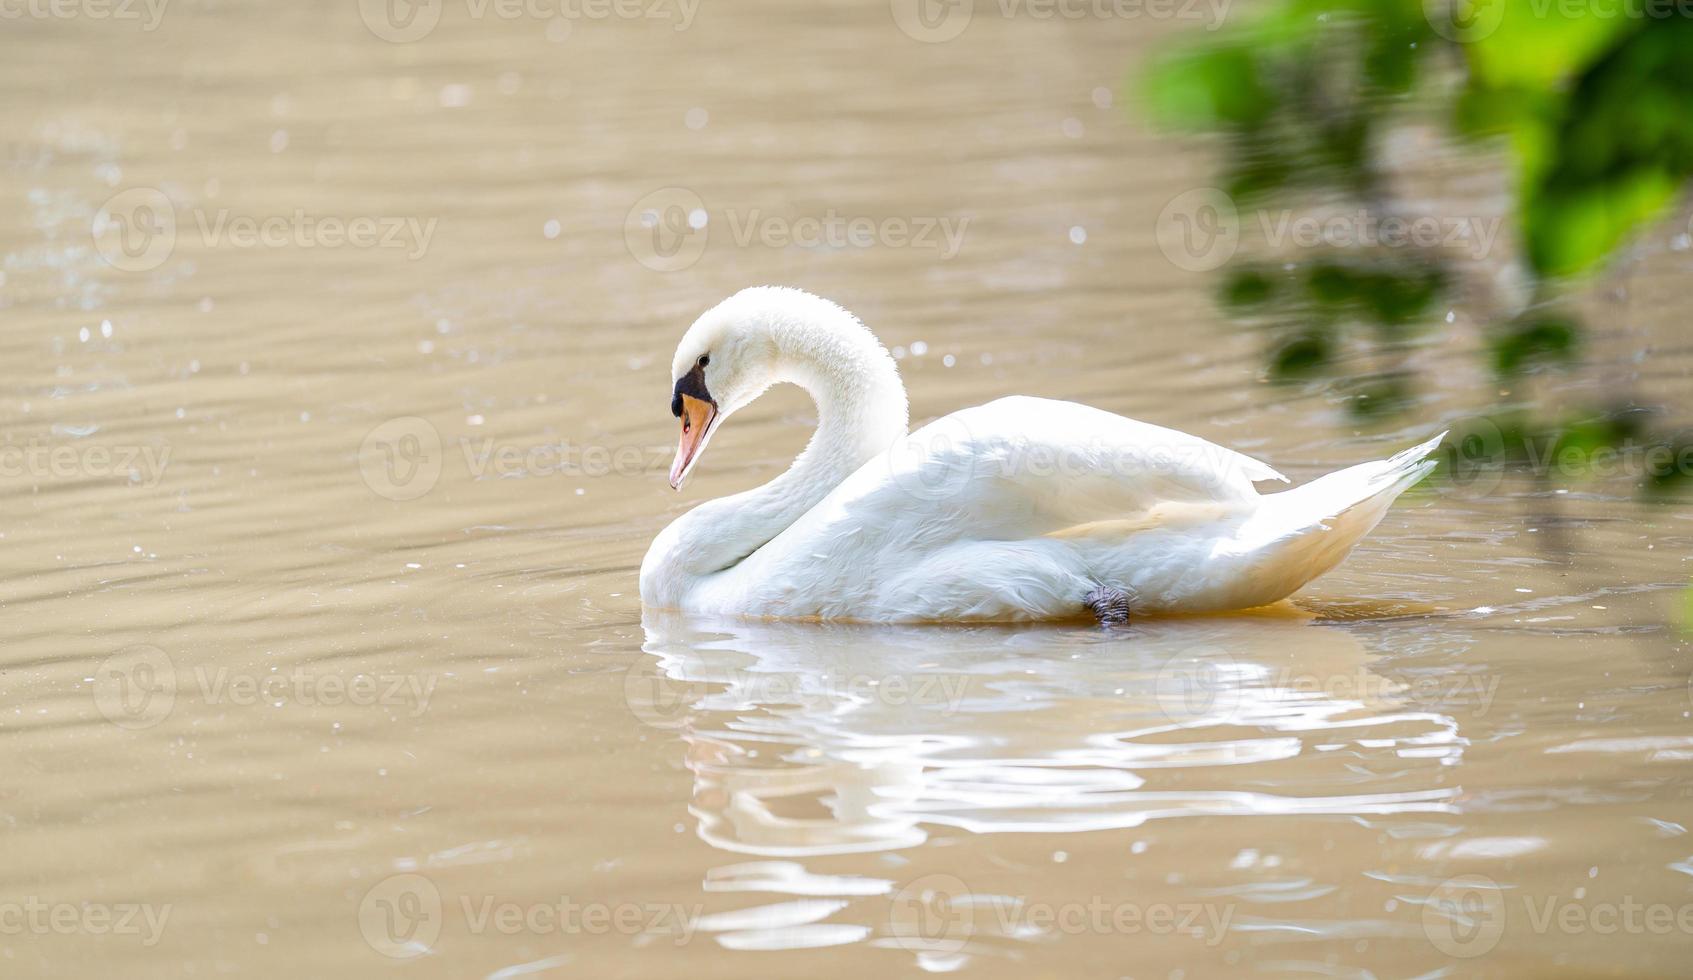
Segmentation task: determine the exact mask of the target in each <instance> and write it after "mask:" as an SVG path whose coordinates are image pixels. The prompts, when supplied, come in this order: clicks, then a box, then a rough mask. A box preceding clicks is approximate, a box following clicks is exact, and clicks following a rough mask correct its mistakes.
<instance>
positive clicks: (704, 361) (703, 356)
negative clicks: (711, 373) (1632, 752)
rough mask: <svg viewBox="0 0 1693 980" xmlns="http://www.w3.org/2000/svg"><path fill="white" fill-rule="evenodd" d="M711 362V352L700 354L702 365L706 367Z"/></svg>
mask: <svg viewBox="0 0 1693 980" xmlns="http://www.w3.org/2000/svg"><path fill="white" fill-rule="evenodd" d="M710 363H711V355H710V354H701V355H700V367H705V366H706V365H707V364H710Z"/></svg>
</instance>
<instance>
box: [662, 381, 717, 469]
mask: <svg viewBox="0 0 1693 980" xmlns="http://www.w3.org/2000/svg"><path fill="white" fill-rule="evenodd" d="M678 397H680V398H681V399H682V441H681V442H679V443H677V444H676V461H675V462H673V463H671V464H670V489H672V490H680V489H682V481H683V480H686V479H687V478H688V471H689V470H691V469H693V468H694V461H695V460H697V459H699V457H700V453H702V452H704V451H705V444H706V440H708V439H710V438H711V429H712V423H713V422H716V421H717V406H716V405H713V404H712V403H710V402H708V401H703V400H701V399H699V398H695V397H694V396H693V395H680V396H678Z"/></svg>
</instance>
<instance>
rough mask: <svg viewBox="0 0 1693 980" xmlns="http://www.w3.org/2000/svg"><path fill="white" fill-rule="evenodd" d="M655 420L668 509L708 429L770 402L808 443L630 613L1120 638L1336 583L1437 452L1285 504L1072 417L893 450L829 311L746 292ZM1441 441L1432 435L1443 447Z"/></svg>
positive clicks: (1189, 454)
mask: <svg viewBox="0 0 1693 980" xmlns="http://www.w3.org/2000/svg"><path fill="white" fill-rule="evenodd" d="M672 377H673V379H674V381H675V388H674V391H673V394H672V398H671V411H672V412H673V413H674V414H675V415H677V416H679V417H680V418H681V420H682V439H681V443H680V445H679V446H678V447H677V450H676V461H675V464H674V465H673V466H672V467H671V470H670V484H671V486H673V487H675V488H677V489H680V488H681V486H682V483H683V481H684V480H685V479H686V478H687V476H688V474H689V472H690V471H691V470H692V469H693V467H694V466H695V464H697V463H698V462H699V458H700V455H701V454H702V453H703V452H704V451H705V447H706V444H707V443H708V442H710V441H711V437H712V435H713V434H715V433H716V431H717V429H718V427H719V426H721V425H722V424H723V420H724V419H726V418H728V417H729V416H730V415H732V414H734V413H735V412H736V411H738V410H739V409H741V408H743V407H744V406H746V405H747V404H748V403H750V402H751V401H752V400H753V399H755V398H757V397H758V396H759V395H761V394H763V393H764V391H765V390H766V389H768V388H769V387H770V386H771V385H774V384H778V383H780V382H792V383H794V384H797V385H800V386H801V387H803V388H805V389H806V390H807V391H809V392H810V393H811V395H812V397H813V398H814V399H815V400H816V402H817V431H816V432H815V433H814V434H813V436H812V438H811V441H810V442H809V443H808V444H807V445H806V447H805V449H804V451H803V452H801V453H800V454H799V457H798V458H797V459H795V460H794V463H793V465H792V466H791V467H789V469H788V471H787V472H785V473H783V474H782V475H781V476H778V477H776V478H775V479H774V480H771V481H770V482H769V483H766V484H765V485H764V486H762V487H759V488H757V489H755V490H748V491H746V492H744V493H738V494H735V495H733V496H730V497H724V498H722V499H719V500H712V501H709V502H707V503H704V504H701V505H699V506H698V507H695V508H694V509H693V510H691V511H689V512H688V513H686V514H684V515H683V516H682V517H680V518H678V519H677V520H676V521H675V522H674V523H672V524H671V525H670V526H669V527H667V528H665V529H664V530H663V531H662V532H661V533H660V534H659V535H658V537H657V538H655V539H654V540H653V543H652V547H651V548H649V549H648V551H647V555H646V558H645V559H644V560H643V561H642V562H641V599H642V601H643V602H645V603H646V604H647V605H649V606H653V607H658V608H674V609H681V610H684V611H687V612H694V613H708V614H725V615H737V616H746V615H751V616H767V617H779V618H819V619H849V620H862V621H877V622H921V621H979V622H980V621H1011V620H1050V619H1067V618H1076V617H1082V616H1087V615H1088V614H1089V613H1090V612H1091V613H1092V614H1094V615H1097V616H1098V617H1099V618H1100V619H1101V620H1102V621H1105V622H1117V621H1120V620H1122V619H1125V618H1127V616H1128V615H1130V614H1131V613H1133V614H1139V613H1152V612H1216V611H1223V610H1231V609H1243V608H1248V607H1252V606H1260V605H1265V604H1268V603H1272V602H1275V601H1277V600H1279V599H1282V598H1284V597H1286V596H1287V595H1289V594H1291V593H1292V592H1293V591H1294V590H1295V589H1298V588H1299V587H1300V586H1302V585H1304V584H1305V583H1307V582H1309V581H1311V580H1312V579H1314V578H1316V577H1317V576H1318V575H1321V574H1322V573H1324V572H1326V571H1328V570H1329V569H1331V568H1333V567H1335V566H1336V565H1337V564H1339V563H1340V561H1341V560H1342V559H1343V558H1345V557H1346V555H1347V553H1348V552H1350V551H1351V550H1352V547H1353V546H1354V545H1355V544H1357V543H1358V541H1359V539H1361V538H1363V536H1364V535H1365V534H1367V533H1369V531H1370V529H1371V528H1373V527H1375V525H1376V523H1377V522H1378V521H1380V520H1381V518H1382V515H1383V514H1385V513H1386V512H1387V508H1388V505H1389V504H1391V503H1392V502H1393V500H1394V498H1395V497H1397V496H1398V495H1399V494H1400V492H1401V491H1403V490H1404V489H1405V488H1406V487H1408V486H1410V485H1411V484H1413V483H1415V482H1417V481H1418V480H1420V479H1421V478H1422V477H1423V476H1424V475H1425V474H1426V473H1428V472H1429V470H1431V469H1432V468H1433V467H1434V462H1433V461H1432V460H1425V459H1424V457H1425V456H1427V455H1428V454H1429V453H1430V452H1431V451H1432V450H1433V449H1434V447H1435V446H1436V445H1438V444H1439V442H1440V440H1441V438H1442V437H1441V436H1436V437H1435V438H1433V439H1430V440H1429V441H1428V442H1425V443H1423V444H1422V445H1420V446H1417V447H1415V448H1413V449H1408V450H1406V451H1404V452H1402V453H1400V454H1398V455H1397V456H1394V457H1393V458H1392V459H1388V460H1381V461H1377V462H1372V463H1363V464H1361V465H1358V466H1353V467H1350V468H1348V469H1345V470H1341V471H1339V472H1336V473H1330V474H1329V475H1327V476H1324V477H1322V478H1320V479H1317V480H1313V481H1312V482H1310V483H1308V484H1306V485H1304V486H1302V487H1298V488H1295V489H1292V490H1286V491H1283V492H1280V493H1272V494H1259V493H1258V491H1257V490H1256V489H1255V488H1254V486H1253V484H1254V483H1255V482H1259V481H1264V480H1282V481H1284V482H1285V481H1286V477H1283V476H1282V475H1281V474H1279V473H1277V472H1276V471H1275V470H1273V469H1271V468H1270V467H1268V466H1266V465H1265V464H1263V463H1260V462H1258V461H1257V460H1255V459H1251V458H1249V457H1247V456H1243V455H1241V454H1240V453H1237V452H1234V451H1232V450H1229V449H1224V448H1223V447H1221V446H1217V445H1215V444H1213V443H1210V442H1207V441H1205V440H1203V439H1200V438H1198V437H1197V436H1191V435H1187V434H1186V433H1182V432H1177V431H1174V430H1172V429H1165V428H1161V427H1159V426H1156V425H1149V424H1147V423H1145V422H1137V421H1134V420H1132V419H1126V418H1123V417H1122V416H1118V415H1112V414H1111V413H1109V412H1105V411H1101V410H1099V409H1096V408H1089V407H1088V406H1085V405H1078V404H1075V403H1074V402H1063V401H1052V400H1048V399H1044V398H1028V397H1014V398H1002V399H999V400H998V401H994V402H990V403H988V404H986V405H981V406H978V407H976V408H969V409H965V410H964V411H961V412H955V413H953V414H952V415H948V416H946V417H944V418H941V419H939V420H937V421H935V422H932V423H930V424H929V425H927V426H924V427H923V428H922V429H919V430H918V431H917V432H915V433H911V434H910V435H907V433H906V424H907V418H906V400H905V388H904V386H903V385H901V384H900V380H899V373H898V371H897V370H895V368H894V361H893V358H892V357H890V356H889V355H888V352H887V351H886V350H885V349H884V348H883V347H882V345H881V344H880V343H879V342H878V341H877V340H876V338H875V337H874V336H873V335H872V334H871V333H870V331H869V330H868V329H866V328H865V327H864V325H863V324H861V323H859V322H858V319H857V318H856V317H854V316H853V315H852V314H850V313H848V312H847V311H846V310H843V309H841V308H840V307H839V306H836V305H835V304H833V303H831V302H829V301H828V300H825V299H821V298H819V297H817V296H813V295H811V294H810V293H806V292H802V291H800V290H797V289H784V288H777V287H757V288H752V289H745V290H742V291H741V292H739V293H736V294H735V295H734V296H731V297H730V298H728V299H726V300H724V301H723V302H722V303H719V304H718V305H717V306H716V307H714V308H712V309H711V310H709V311H707V312H706V313H705V315H703V316H701V317H700V318H699V319H698V320H696V321H694V325H693V326H692V327H690V328H689V329H688V332H687V334H686V335H684V336H683V338H682V342H681V344H680V345H679V346H678V347H677V349H676V358H675V361H674V363H673V365H672ZM1442 435H1444V434H1442Z"/></svg>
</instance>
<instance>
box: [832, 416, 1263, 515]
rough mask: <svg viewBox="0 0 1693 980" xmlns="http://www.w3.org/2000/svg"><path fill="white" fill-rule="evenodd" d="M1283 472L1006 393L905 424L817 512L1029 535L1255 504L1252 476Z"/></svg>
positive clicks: (1174, 435) (1193, 442)
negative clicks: (897, 439)
mask: <svg viewBox="0 0 1693 980" xmlns="http://www.w3.org/2000/svg"><path fill="white" fill-rule="evenodd" d="M1286 479H1287V478H1286V477H1284V476H1282V475H1281V474H1280V473H1277V472H1276V471H1275V470H1273V469H1271V468H1270V467H1269V466H1267V465H1265V464H1264V463H1262V462H1259V461H1258V460H1255V459H1253V458H1251V457H1249V456H1245V455H1242V454H1240V453H1238V452H1235V451H1234V450H1232V449H1226V448H1224V447H1222V446H1218V445H1216V444H1215V443H1211V442H1208V441H1206V440H1204V439H1201V438H1199V437H1198V436H1193V435H1189V434H1187V433H1185V432H1177V431H1175V430H1174V429H1166V428H1163V427H1162V426H1157V425H1151V424H1149V423H1146V422H1138V421H1135V420H1134V419H1128V418H1124V417H1122V416H1120V415H1113V414H1112V413H1110V412H1106V411H1102V410H1100V409H1097V408H1091V407H1089V406H1086V405H1079V404H1076V403H1075V402H1065V401H1053V400H1050V399H1045V398H1029V397H1015V398H1002V399H1000V400H998V401H994V402H990V403H988V404H986V405H982V406H979V407H976V408H970V409H965V410H964V411H961V412H955V413H954V414H952V415H948V416H946V417H944V418H941V419H937V420H936V421H934V422H931V423H930V424H928V425H926V426H924V427H923V428H921V429H919V430H917V431H916V432H914V433H912V434H911V435H910V436H909V437H907V439H906V440H904V442H902V443H901V444H899V445H896V446H895V447H894V448H893V449H892V450H891V451H890V452H889V453H888V454H887V456H886V458H879V459H874V460H871V461H870V462H869V463H866V464H865V465H864V467H863V468H861V469H860V470H859V471H858V472H856V473H854V474H853V475H852V476H851V477H849V478H848V479H847V480H846V481H845V482H843V483H842V485H841V486H840V487H839V488H837V490H836V492H835V493H832V494H830V496H829V497H828V498H827V499H825V500H824V501H823V502H822V503H821V504H819V506H818V510H819V511H821V513H820V514H818V515H817V516H823V515H829V517H831V518H832V519H833V520H832V521H831V523H832V522H833V521H841V520H844V521H847V522H849V523H866V524H871V525H875V524H881V525H883V526H884V527H885V526H886V525H887V524H888V523H889V521H890V519H892V522H893V523H895V524H905V523H909V524H910V525H911V530H913V531H914V532H916V533H919V534H922V535H923V536H925V537H928V536H930V535H931V534H933V533H936V532H939V533H941V534H943V535H945V534H946V533H947V530H948V529H951V530H952V531H954V532H963V533H968V534H969V535H970V536H972V537H997V536H1005V535H1012V534H1015V535H1017V536H1019V537H1027V536H1038V535H1045V534H1054V533H1061V532H1064V531H1066V530H1067V529H1074V528H1077V527H1085V526H1088V525H1093V524H1097V523H1099V522H1112V523H1120V522H1130V523H1132V522H1135V521H1137V520H1152V521H1158V520H1161V519H1165V518H1168V517H1169V515H1170V514H1171V513H1172V512H1180V511H1193V512H1195V513H1206V514H1212V515H1219V516H1220V515H1221V514H1223V513H1227V512H1230V511H1235V510H1240V509H1247V508H1250V507H1252V506H1254V505H1255V504H1256V501H1257V499H1258V491H1257V490H1256V488H1255V487H1254V486H1253V484H1254V483H1255V482H1257V481H1262V480H1281V481H1284V482H1285V481H1286ZM896 514H898V515H900V516H899V517H898V518H895V517H894V515H896ZM808 516H810V515H808Z"/></svg>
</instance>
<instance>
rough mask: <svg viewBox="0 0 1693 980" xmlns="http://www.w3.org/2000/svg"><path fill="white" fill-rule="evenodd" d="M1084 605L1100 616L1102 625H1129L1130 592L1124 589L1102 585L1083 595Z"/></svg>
mask: <svg viewBox="0 0 1693 980" xmlns="http://www.w3.org/2000/svg"><path fill="white" fill-rule="evenodd" d="M1082 605H1084V606H1086V607H1088V609H1089V611H1091V612H1092V613H1093V614H1094V616H1096V617H1098V619H1099V625H1101V626H1127V625H1129V594H1128V593H1127V592H1124V591H1123V590H1122V589H1119V588H1115V587H1113V586H1109V585H1101V586H1099V587H1097V588H1095V589H1094V590H1093V591H1092V592H1089V593H1088V594H1087V595H1085V596H1083V597H1082Z"/></svg>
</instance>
